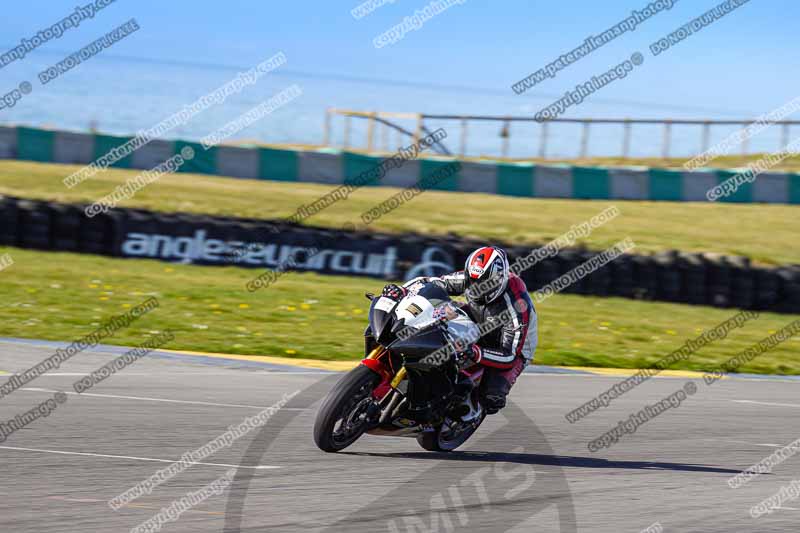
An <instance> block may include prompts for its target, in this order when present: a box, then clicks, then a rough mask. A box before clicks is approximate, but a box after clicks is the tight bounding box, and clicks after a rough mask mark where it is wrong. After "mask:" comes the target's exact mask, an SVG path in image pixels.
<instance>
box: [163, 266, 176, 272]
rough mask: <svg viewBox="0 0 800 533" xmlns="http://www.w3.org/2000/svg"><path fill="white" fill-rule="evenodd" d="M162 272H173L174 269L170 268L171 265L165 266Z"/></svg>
mask: <svg viewBox="0 0 800 533" xmlns="http://www.w3.org/2000/svg"><path fill="white" fill-rule="evenodd" d="M164 272H175V269H174V268H171V267H167V268H165V269H164Z"/></svg>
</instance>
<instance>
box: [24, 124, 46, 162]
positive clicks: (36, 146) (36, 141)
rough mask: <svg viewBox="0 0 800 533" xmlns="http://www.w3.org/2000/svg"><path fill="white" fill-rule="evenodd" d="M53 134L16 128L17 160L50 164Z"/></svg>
mask: <svg viewBox="0 0 800 533" xmlns="http://www.w3.org/2000/svg"><path fill="white" fill-rule="evenodd" d="M54 144H55V132H53V131H47V130H37V129H35V128H23V127H18V128H17V158H19V159H25V160H28V161H40V162H42V163H52V161H53V146H54Z"/></svg>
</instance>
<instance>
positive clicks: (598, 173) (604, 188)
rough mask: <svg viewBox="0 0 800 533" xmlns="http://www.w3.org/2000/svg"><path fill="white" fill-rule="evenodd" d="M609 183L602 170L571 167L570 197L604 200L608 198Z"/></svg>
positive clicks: (605, 171)
mask: <svg viewBox="0 0 800 533" xmlns="http://www.w3.org/2000/svg"><path fill="white" fill-rule="evenodd" d="M609 181H610V180H609V177H608V170H606V169H604V168H591V167H572V197H573V198H582V199H587V200H606V199H608V198H609V197H610V190H611V187H610V185H609Z"/></svg>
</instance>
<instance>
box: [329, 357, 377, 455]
mask: <svg viewBox="0 0 800 533" xmlns="http://www.w3.org/2000/svg"><path fill="white" fill-rule="evenodd" d="M380 380H381V378H380V376H379V375H378V374H377V373H375V372H374V371H373V370H371V369H369V368H367V367H366V366H364V365H359V366H357V367H356V368H354V369H353V370H351V371H350V372H348V373H347V374H345V376H344V377H343V378H342V379H340V380H339V381H338V382H337V383H336V385H334V386H333V389H331V391H330V392H329V393H328V396H327V397H326V398H325V401H323V402H322V406H321V407H320V408H319V412H318V413H317V420H316V421H315V422H314V442H315V443H316V444H317V447H318V448H319V449H320V450H322V451H324V452H338V451H341V450H344V449H345V448H347V447H348V446H350V445H351V444H353V443H354V442H355V441H356V440H358V438H359V437H360V436H361V435H363V434H364V432H365V431H366V430H367V429H368V424H369V417H368V413H369V407H370V406H371V405H372V404H373V403H374V402H373V399H372V391H373V389H375V387H376V386H377V385H378V383H380Z"/></svg>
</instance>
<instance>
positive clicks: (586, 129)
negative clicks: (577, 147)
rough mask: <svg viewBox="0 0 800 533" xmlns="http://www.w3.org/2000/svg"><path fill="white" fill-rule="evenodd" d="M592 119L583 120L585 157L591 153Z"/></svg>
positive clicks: (582, 139) (582, 146) (582, 147)
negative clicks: (590, 134)
mask: <svg viewBox="0 0 800 533" xmlns="http://www.w3.org/2000/svg"><path fill="white" fill-rule="evenodd" d="M591 123H592V121H591V120H585V121H584V122H583V132H582V133H581V158H583V159H585V158H586V156H587V155H588V154H589V125H590V124H591Z"/></svg>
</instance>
